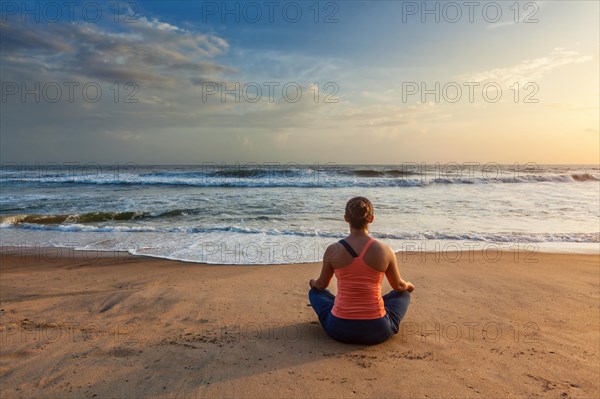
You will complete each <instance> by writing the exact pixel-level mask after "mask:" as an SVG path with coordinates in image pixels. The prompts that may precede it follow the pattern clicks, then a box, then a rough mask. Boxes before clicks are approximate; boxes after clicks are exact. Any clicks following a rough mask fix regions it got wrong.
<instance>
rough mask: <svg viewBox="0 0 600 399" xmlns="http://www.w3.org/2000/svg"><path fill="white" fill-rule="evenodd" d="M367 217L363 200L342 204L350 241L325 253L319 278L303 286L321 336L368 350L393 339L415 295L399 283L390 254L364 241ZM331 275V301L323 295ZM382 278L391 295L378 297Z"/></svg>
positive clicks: (370, 214) (328, 295)
mask: <svg viewBox="0 0 600 399" xmlns="http://www.w3.org/2000/svg"><path fill="white" fill-rule="evenodd" d="M373 217H374V216H373V205H372V204H371V201H369V200H368V199H367V198H365V197H355V198H352V199H351V200H350V201H348V203H347V204H346V214H345V215H344V219H345V220H346V222H348V223H349V224H350V235H349V236H347V237H346V238H345V239H343V240H340V241H339V242H337V243H335V244H332V245H330V246H329V247H328V248H327V250H325V254H324V255H323V268H322V270H321V275H320V276H319V278H318V279H316V280H314V279H312V280H310V283H309V284H310V287H311V289H310V291H309V293H308V298H309V300H310V303H311V305H312V307H313V309H314V310H315V313H316V314H317V316H318V317H319V321H320V322H321V325H322V326H323V328H324V329H325V331H326V332H327V334H329V336H331V337H332V338H333V339H336V340H338V341H342V342H347V343H352V344H365V345H371V344H378V343H381V342H383V341H385V340H387V339H388V338H390V337H391V336H393V335H394V334H397V333H398V331H399V329H400V320H402V318H403V317H404V315H405V314H406V310H407V309H408V304H409V302H410V294H409V293H410V292H412V291H413V290H414V289H415V287H414V286H413V285H412V283H410V282H407V281H404V280H403V279H402V278H401V277H400V272H399V271H398V264H397V261H396V255H395V254H394V252H393V251H392V249H391V248H390V247H389V246H387V245H385V244H383V243H380V242H379V241H377V240H375V239H374V238H372V237H370V236H369V230H368V225H369V224H370V223H372V222H373ZM334 274H335V276H336V278H337V296H334V295H333V294H332V293H331V292H329V291H328V290H327V289H326V288H327V286H329V282H330V281H331V278H332V276H333V275H334ZM384 274H385V276H386V277H387V279H388V282H389V283H390V285H391V286H392V288H393V289H392V291H390V292H389V293H388V294H386V295H384V296H383V297H382V296H381V281H382V280H383V275H384Z"/></svg>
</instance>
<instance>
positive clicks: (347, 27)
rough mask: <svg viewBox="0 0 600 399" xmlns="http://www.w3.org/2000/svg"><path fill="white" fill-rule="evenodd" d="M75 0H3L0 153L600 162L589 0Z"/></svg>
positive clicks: (131, 158)
mask: <svg viewBox="0 0 600 399" xmlns="http://www.w3.org/2000/svg"><path fill="white" fill-rule="evenodd" d="M72 4H73V2H68V1H64V2H62V1H49V2H48V1H39V2H22V1H14V2H11V1H2V3H1V10H0V11H1V18H0V53H1V54H0V55H1V58H0V81H1V92H0V97H1V98H0V101H1V102H0V106H1V109H0V158H1V161H2V162H3V163H15V162H16V163H28V164H30V163H47V162H57V163H61V162H65V163H66V162H79V163H86V162H94V163H101V164H110V163H115V162H118V163H128V162H134V163H138V164H201V163H204V162H219V163H228V164H233V163H249V162H259V163H260V162H279V163H288V162H296V163H307V164H312V163H315V162H318V163H327V162H333V163H344V164H401V163H403V162H419V163H420V162H427V163H435V162H441V163H445V162H481V163H486V162H498V163H514V162H519V163H527V162H536V163H546V164H547V163H550V164H560V163H568V164H598V163H599V162H600V158H599V157H600V133H599V125H600V121H599V114H600V113H599V103H600V99H599V93H600V90H599V89H600V83H599V75H600V67H599V63H598V60H599V48H600V44H599V37H600V32H599V24H600V22H599V18H600V16H599V15H600V11H599V3H598V2H597V1H535V2H534V1H520V2H516V1H496V2H490V1H475V2H463V1H457V2H446V1H429V2H421V1H418V2H410V1H409V2H401V1H335V2H334V1H321V2H315V1H266V0H265V1H257V2H252V1H250V2H247V1H246V2H236V1H229V2H217V1H196V0H188V1H156V0H153V1H138V2H121V3H117V2H114V1H109V2H97V1H80V2H78V3H76V5H72ZM116 4H117V6H115V5H116Z"/></svg>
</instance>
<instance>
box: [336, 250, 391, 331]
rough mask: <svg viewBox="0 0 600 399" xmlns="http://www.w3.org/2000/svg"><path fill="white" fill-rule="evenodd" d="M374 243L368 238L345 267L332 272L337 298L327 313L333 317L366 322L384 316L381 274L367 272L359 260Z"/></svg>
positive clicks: (362, 261) (378, 272)
mask: <svg viewBox="0 0 600 399" xmlns="http://www.w3.org/2000/svg"><path fill="white" fill-rule="evenodd" d="M374 241H375V239H374V238H371V239H370V240H369V241H368V242H367V243H366V244H365V246H364V248H363V249H362V251H361V252H360V254H359V255H358V256H356V257H355V258H354V259H353V260H352V263H350V264H349V265H348V266H344V267H341V268H338V269H333V272H334V273H335V277H336V278H337V296H336V297H335V301H334V304H333V309H332V310H331V313H332V314H333V315H334V316H335V317H339V318H341V319H353V320H369V319H378V318H380V317H383V316H385V314H386V312H385V308H384V307H383V298H382V297H381V281H382V280H383V275H384V274H385V273H384V272H380V271H377V270H374V269H371V268H370V267H369V266H368V265H367V264H366V263H365V261H364V259H363V257H364V255H365V253H366V252H367V249H369V247H370V246H371V244H373V242H374ZM352 252H353V251H352ZM354 254H355V255H356V253H354Z"/></svg>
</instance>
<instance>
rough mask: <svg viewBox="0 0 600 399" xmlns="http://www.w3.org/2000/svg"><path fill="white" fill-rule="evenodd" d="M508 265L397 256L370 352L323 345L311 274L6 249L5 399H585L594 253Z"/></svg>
mask: <svg viewBox="0 0 600 399" xmlns="http://www.w3.org/2000/svg"><path fill="white" fill-rule="evenodd" d="M506 254H507V255H510V256H503V257H502V258H500V259H499V260H498V261H496V262H490V261H489V259H488V260H486V259H485V258H484V255H483V254H482V253H481V252H477V251H475V252H474V255H473V256H474V258H473V261H472V262H471V261H470V260H469V257H468V256H463V257H462V258H461V260H460V261H458V262H455V263H452V262H449V261H447V260H444V259H441V261H440V262H439V263H436V262H435V261H434V258H432V257H428V258H427V257H426V259H425V262H421V261H420V259H419V257H420V256H419V254H406V259H405V261H404V262H401V260H402V259H401V255H402V254H399V259H398V260H399V265H400V272H401V274H402V275H403V277H404V278H406V279H408V280H410V281H412V282H413V283H414V284H415V286H416V290H415V291H414V292H413V294H411V305H410V307H409V310H408V313H407V315H406V317H405V319H404V320H403V321H402V324H401V331H400V332H399V334H397V335H396V336H394V337H392V338H391V339H390V340H388V341H386V342H384V343H383V344H380V345H376V346H371V347H369V346H360V345H346V344H342V343H339V342H336V341H333V340H332V339H330V338H329V337H328V336H327V335H326V334H325V333H324V331H323V330H322V329H321V327H320V325H319V324H318V321H317V317H316V315H315V314H314V312H313V311H312V308H311V307H310V306H307V304H308V299H307V294H308V280H309V279H310V278H315V277H316V276H317V275H318V273H319V270H320V263H307V264H291V265H271V266H270V267H247V266H249V265H211V264H196V265H193V264H190V263H188V262H178V261H170V260H164V259H160V258H149V257H143V256H134V255H129V254H124V253H117V255H118V256H117V257H116V258H115V253H106V252H95V253H91V252H90V253H87V254H86V253H85V252H82V251H71V252H70V254H69V256H63V257H61V256H60V250H59V249H56V248H46V249H45V250H44V249H41V250H40V251H37V255H36V252H35V251H33V252H32V253H31V256H25V257H22V256H21V255H20V254H19V253H12V254H11V253H9V252H8V251H5V248H3V250H2V262H1V263H0V342H2V345H1V347H0V379H1V381H2V386H3V389H2V391H3V397H6V398H25V397H40V396H43V397H66V398H70V397H72V398H75V397H82V396H83V397H97V398H104V397H153V398H163V397H164V398H178V397H224V396H226V397H234V396H244V397H257V398H258V397H273V398H275V397H294V398H299V397H307V396H311V397H339V398H347V397H357V398H358V397H389V396H402V397H405V396H406V397H418V398H425V397H428V398H431V397H442V396H443V397H461V398H463V397H467V398H483V397H508V396H511V397H531V396H538V397H579V398H586V397H594V396H595V395H596V394H597V393H598V392H599V390H600V386H599V383H598V378H597V377H598V375H599V373H600V370H599V368H598V364H599V360H600V357H599V353H600V348H599V345H600V344H599V340H598V334H599V333H598V331H599V329H600V317H599V316H600V313H599V311H600V308H599V300H600V281H599V279H600V256H598V255H575V254H544V253H538V254H536V257H537V259H538V262H536V263H526V262H524V259H523V258H519V261H518V262H515V258H514V256H513V254H508V253H506ZM71 255H72V256H71ZM36 256H37V258H36ZM250 266H263V265H250ZM330 289H331V290H332V292H334V293H335V291H336V290H335V280H333V281H332V284H331V285H330ZM383 290H384V291H386V290H389V285H388V283H387V281H385V279H384V283H383ZM274 380H275V381H277V382H278V383H277V384H273V381H274ZM94 395H96V396H94Z"/></svg>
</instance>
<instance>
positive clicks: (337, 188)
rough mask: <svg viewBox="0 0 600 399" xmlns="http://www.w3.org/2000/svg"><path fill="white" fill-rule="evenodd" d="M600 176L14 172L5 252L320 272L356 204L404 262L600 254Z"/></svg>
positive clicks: (503, 168) (413, 168) (255, 170)
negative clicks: (422, 256) (349, 205)
mask: <svg viewBox="0 0 600 399" xmlns="http://www.w3.org/2000/svg"><path fill="white" fill-rule="evenodd" d="M599 178H600V175H599V169H598V165H536V164H526V165H519V164H514V165H498V164H476V163H464V164H446V165H439V164H435V165H425V164H414V163H405V164H400V165H335V164H313V165H297V164H277V163H264V164H214V163H211V164H202V165H194V166H140V165H135V164H126V165H118V164H115V165H96V164H87V165H79V164H61V165H59V164H51V165H22V164H4V165H2V170H1V171H0V188H1V190H0V191H1V193H0V194H1V196H0V197H1V198H0V243H1V244H2V246H5V247H12V246H19V247H66V248H75V249H81V250H84V249H89V250H106V251H127V252H129V253H132V254H140V255H147V256H154V257H161V258H168V259H178V260H183V261H195V262H206V263H224V264H272V263H296V262H318V261H320V260H321V258H322V255H323V252H324V250H325V248H326V247H327V246H328V245H330V244H331V243H333V242H335V241H337V240H339V239H340V238H343V237H344V236H345V235H347V233H348V226H347V224H346V223H345V222H344V218H343V216H344V206H345V204H346V201H347V200H348V199H350V198H352V197H354V196H359V195H360V196H365V197H368V198H369V199H370V200H371V201H372V202H373V205H374V208H375V220H374V222H373V224H372V225H371V226H370V233H371V235H372V236H373V237H375V238H378V239H380V240H382V241H384V242H386V243H387V244H389V245H390V246H391V247H392V248H393V249H394V250H397V251H415V250H420V251H437V252H440V251H448V250H451V251H456V250H467V249H484V248H492V249H494V248H500V247H502V248H510V249H513V250H514V249H516V250H523V251H526V252H535V251H538V250H539V251H565V250H568V251H574V252H590V251H591V252H596V253H597V252H598V250H599V248H600V180H599Z"/></svg>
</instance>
